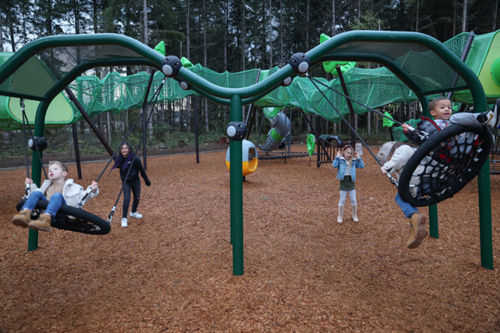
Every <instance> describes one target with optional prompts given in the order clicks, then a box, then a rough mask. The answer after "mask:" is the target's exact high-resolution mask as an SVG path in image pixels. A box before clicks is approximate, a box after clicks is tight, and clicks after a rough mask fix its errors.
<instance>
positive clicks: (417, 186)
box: [398, 125, 493, 207]
mask: <svg viewBox="0 0 500 333" xmlns="http://www.w3.org/2000/svg"><path fill="white" fill-rule="evenodd" d="M492 145H493V137H492V135H491V132H490V131H489V130H488V129H487V128H486V127H485V126H483V125H468V126H463V125H453V126H450V127H447V128H446V129H444V130H442V131H440V132H438V133H436V134H434V135H432V136H430V137H429V138H428V139H427V140H426V141H425V142H424V143H423V144H422V145H421V146H420V147H419V148H418V149H417V150H416V151H415V153H414V154H413V155H412V156H411V157H410V159H409V160H408V162H407V163H406V166H405V167H404V169H403V172H402V173H401V177H400V179H399V185H398V191H399V195H400V196H401V199H403V200H404V201H406V202H408V203H409V204H411V205H412V206H414V207H423V206H430V205H434V204H437V203H438V202H441V201H443V200H445V199H448V198H451V197H453V195H455V193H457V192H458V191H460V190H461V189H462V188H463V187H464V186H465V185H466V184H467V183H468V182H469V181H471V180H472V179H473V178H474V177H475V176H476V175H477V174H478V173H479V171H480V170H481V168H482V166H483V164H484V163H485V162H486V160H487V159H488V155H489V153H490V150H491V147H492Z"/></svg>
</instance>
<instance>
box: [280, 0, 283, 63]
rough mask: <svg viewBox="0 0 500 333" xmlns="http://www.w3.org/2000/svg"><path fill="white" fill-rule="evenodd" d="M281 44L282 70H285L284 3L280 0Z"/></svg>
mask: <svg viewBox="0 0 500 333" xmlns="http://www.w3.org/2000/svg"><path fill="white" fill-rule="evenodd" d="M280 44H281V48H280V50H281V52H280V53H281V68H283V66H284V63H283V2H282V0H280Z"/></svg>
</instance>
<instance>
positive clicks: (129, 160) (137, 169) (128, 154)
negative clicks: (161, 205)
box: [111, 142, 151, 227]
mask: <svg viewBox="0 0 500 333" xmlns="http://www.w3.org/2000/svg"><path fill="white" fill-rule="evenodd" d="M115 168H119V170H120V177H121V179H122V183H123V218H122V227H126V226H127V225H128V224H127V213H128V206H129V204H130V192H131V191H132V193H133V194H134V202H133V203H132V211H131V212H130V217H134V218H136V219H140V218H142V215H141V214H139V213H138V212H137V206H139V200H141V180H140V179H139V173H140V174H141V176H142V179H144V182H145V183H146V186H151V182H150V181H149V179H148V175H147V174H146V171H145V170H144V167H143V166H142V162H141V159H140V158H139V157H137V156H135V154H134V152H133V151H132V147H131V146H130V144H129V143H127V142H124V143H123V145H122V146H121V147H120V153H119V154H118V157H117V158H116V160H115V165H114V166H113V167H112V168H111V170H113V169H115Z"/></svg>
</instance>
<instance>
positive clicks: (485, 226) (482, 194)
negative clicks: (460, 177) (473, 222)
mask: <svg viewBox="0 0 500 333" xmlns="http://www.w3.org/2000/svg"><path fill="white" fill-rule="evenodd" d="M477 177H478V194H479V237H480V240H481V266H483V267H484V268H488V269H493V235H492V231H491V229H492V225H491V185H490V159H489V157H488V159H487V160H486V162H484V165H483V167H482V168H481V171H480V172H479V175H478V176H477Z"/></svg>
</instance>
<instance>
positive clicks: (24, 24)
mask: <svg viewBox="0 0 500 333" xmlns="http://www.w3.org/2000/svg"><path fill="white" fill-rule="evenodd" d="M498 2H499V0H443V1H434V0H349V1H346V0H301V1H296V0H262V1H255V0H233V1H214V0H175V1H167V0H143V1H137V0H135V1H133V0H0V52H1V51H6V52H12V51H17V50H19V49H20V48H21V47H22V46H23V45H25V44H27V43H28V42H30V41H32V40H35V39H37V38H40V37H43V36H50V35H61V34H94V33H103V32H114V33H119V34H125V35H127V36H130V37H133V38H135V39H137V40H140V41H141V42H143V43H145V44H147V45H149V46H150V47H154V46H155V45H156V44H157V43H159V42H160V41H164V42H165V44H166V50H167V54H173V55H176V56H179V57H181V56H184V57H187V58H188V59H189V60H190V61H191V62H192V63H194V64H196V63H201V64H202V65H203V66H205V67H208V68H210V69H212V70H215V71H218V72H223V71H230V72H238V71H243V70H248V69H253V68H261V69H269V68H271V67H274V66H283V65H284V64H286V63H287V61H288V59H289V58H290V57H291V55H293V54H294V53H296V52H307V51H308V50H310V49H311V48H313V47H314V46H316V45H318V44H319V36H320V34H321V33H326V34H328V35H334V34H338V33H342V32H344V31H350V30H357V29H367V30H391V31H419V32H422V33H425V34H428V35H431V36H433V37H435V38H437V39H438V40H440V41H446V40H448V39H450V38H452V37H453V36H455V35H457V34H458V33H460V32H463V31H474V32H475V33H476V34H484V33H488V32H491V31H494V30H496V29H498V28H500V22H499V20H500V18H499V15H498V12H499V4H498ZM109 70H110V69H98V70H96V72H95V74H96V75H97V76H100V77H103V76H104V75H105V74H106V73H108V72H109ZM114 70H117V68H114ZM140 70H143V68H126V69H125V68H124V69H121V71H122V73H126V74H129V75H130V74H134V73H135V72H137V71H140ZM313 75H315V76H325V74H324V71H322V69H321V67H320V66H317V67H316V68H313ZM330 79H331V77H330ZM190 100H192V99H190ZM198 100H199V102H198V103H197V105H198V109H199V112H198V120H199V121H200V122H201V123H204V127H205V130H206V132H210V131H212V130H215V129H216V130H220V129H223V128H224V122H225V121H226V120H227V118H226V117H227V114H226V111H227V110H226V109H227V108H224V107H221V106H217V105H213V104H212V103H207V102H206V100H204V99H201V98H199V99H198ZM161 107H162V110H174V109H175V108H174V107H173V105H162V106H161ZM172 112H173V111H172ZM117 116H118V115H111V118H112V119H111V122H112V120H113V117H117ZM109 117H110V116H109V115H108V116H107V118H108V120H107V122H108V124H110V119H109ZM300 117H301V116H300V112H299V111H297V115H296V118H297V119H299V118H300ZM101 118H104V117H101ZM160 118H161V117H160ZM164 118H165V119H171V121H173V122H175V121H177V122H178V123H179V124H178V125H179V127H178V129H180V130H187V131H190V129H191V128H192V125H193V118H194V117H193V115H192V103H191V102H190V103H187V106H186V107H185V110H183V111H182V112H181V113H180V114H178V115H171V116H167V117H164ZM217 121H219V123H217ZM368 121H369V118H368ZM98 122H99V123H103V122H105V120H104V119H99V121H98ZM170 125H172V126H173V125H174V124H170ZM108 127H112V124H111V125H110V126H108ZM200 127H201V126H200Z"/></svg>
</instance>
